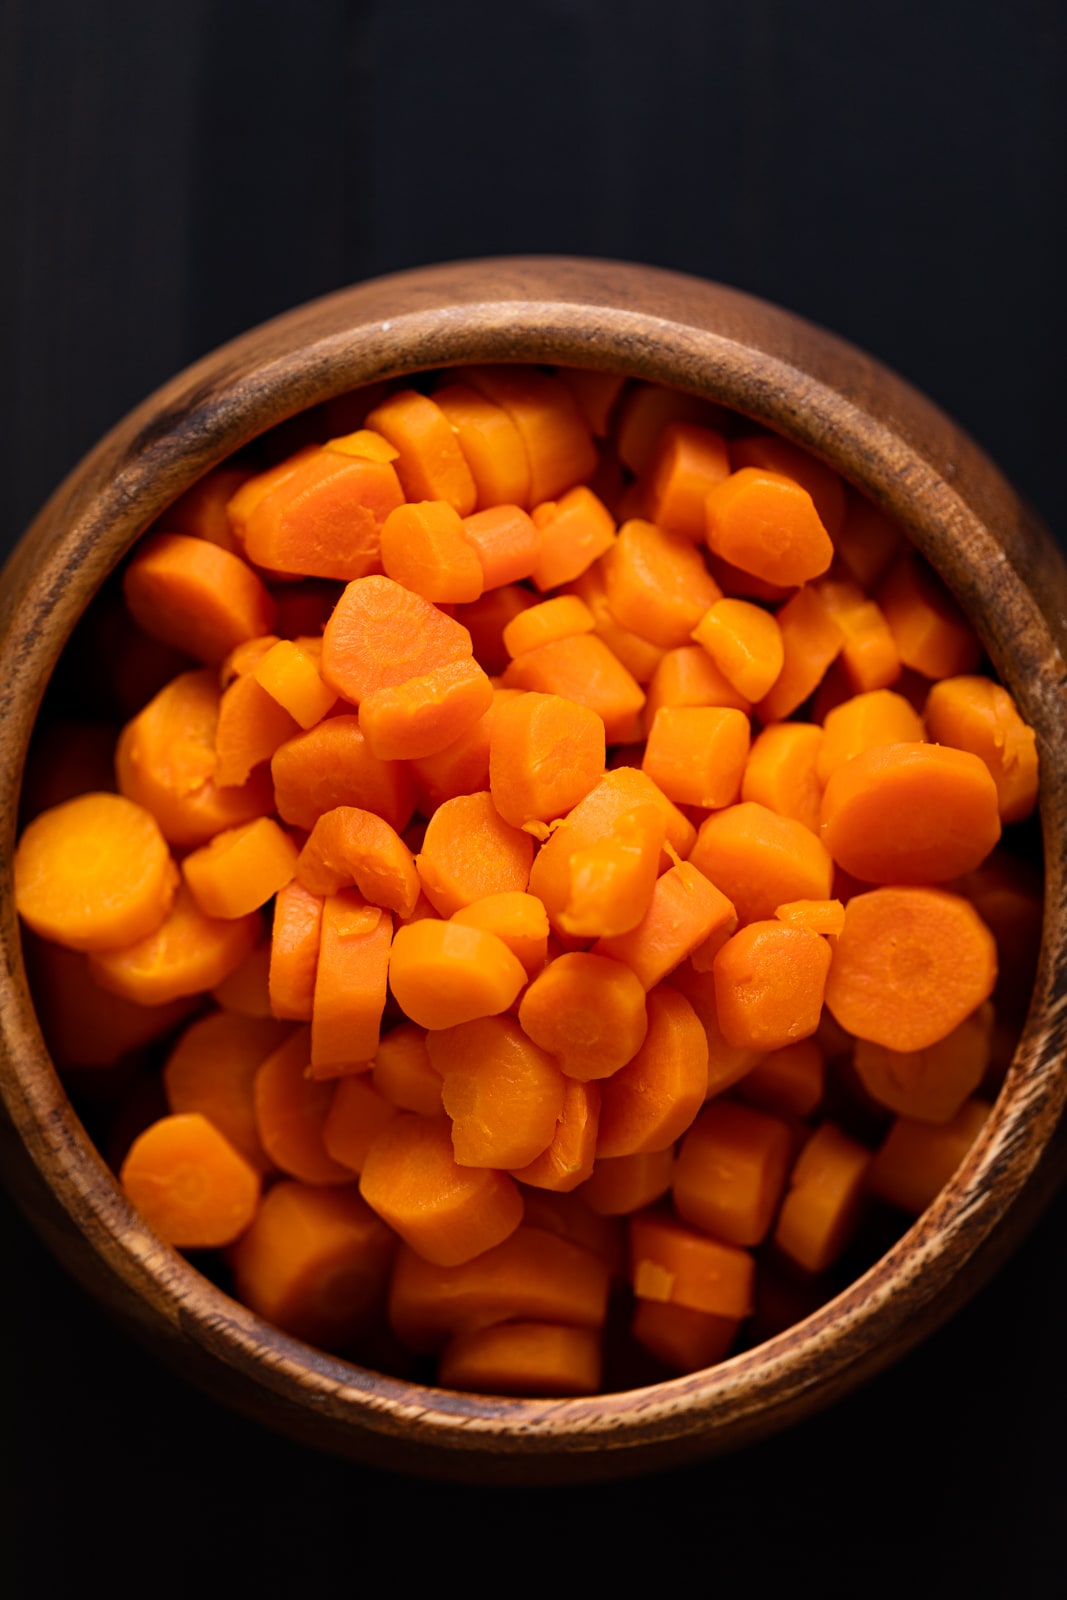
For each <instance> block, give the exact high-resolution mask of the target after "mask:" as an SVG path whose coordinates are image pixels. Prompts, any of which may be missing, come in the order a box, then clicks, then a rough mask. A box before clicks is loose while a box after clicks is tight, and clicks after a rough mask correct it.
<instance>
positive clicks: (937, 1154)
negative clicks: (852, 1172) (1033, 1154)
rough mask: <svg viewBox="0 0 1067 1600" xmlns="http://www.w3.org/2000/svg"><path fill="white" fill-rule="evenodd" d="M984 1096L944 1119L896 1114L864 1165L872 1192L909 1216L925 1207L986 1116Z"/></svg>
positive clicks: (972, 1141)
mask: <svg viewBox="0 0 1067 1600" xmlns="http://www.w3.org/2000/svg"><path fill="white" fill-rule="evenodd" d="M990 1109H991V1108H990V1105H989V1102H988V1101H987V1100H980V1099H977V1098H976V1099H973V1100H967V1101H965V1102H964V1104H963V1105H962V1106H960V1108H959V1110H958V1111H957V1112H956V1114H955V1116H954V1117H952V1118H951V1120H950V1121H948V1122H940V1123H933V1122H916V1121H913V1120H912V1119H911V1118H908V1117H897V1118H896V1120H895V1121H894V1122H893V1125H892V1127H891V1128H890V1129H889V1132H888V1133H887V1134H886V1136H885V1138H884V1140H883V1141H882V1144H881V1145H880V1147H879V1148H878V1150H877V1151H876V1152H875V1155H874V1159H873V1160H872V1162H871V1164H870V1166H869V1168H868V1169H867V1187H868V1190H869V1191H870V1193H871V1194H873V1195H877V1196H878V1198H879V1199H880V1200H887V1201H888V1202H889V1204H890V1205H894V1206H898V1207H899V1208H900V1209H901V1210H902V1211H907V1212H909V1213H910V1214H911V1215H912V1216H913V1217H917V1216H919V1214H920V1213H921V1212H923V1211H925V1210H926V1208H927V1206H928V1205H929V1204H930V1202H931V1201H932V1200H934V1199H936V1197H937V1195H938V1194H939V1193H940V1191H941V1190H942V1189H943V1188H944V1186H945V1184H946V1183H947V1182H948V1181H949V1179H950V1178H951V1177H952V1174H953V1173H954V1172H955V1171H956V1168H957V1167H958V1166H959V1165H960V1162H961V1161H962V1160H963V1158H964V1156H965V1155H966V1154H967V1152H968V1151H969V1150H970V1148H971V1146H972V1145H973V1144H974V1141H975V1140H976V1139H977V1137H978V1135H979V1133H980V1132H981V1131H982V1128H983V1126H984V1124H985V1121H986V1118H987V1117H988V1116H989V1112H990Z"/></svg>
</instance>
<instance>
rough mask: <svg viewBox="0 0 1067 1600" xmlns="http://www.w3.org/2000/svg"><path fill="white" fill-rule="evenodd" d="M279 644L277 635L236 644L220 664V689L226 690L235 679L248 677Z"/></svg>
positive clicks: (266, 635) (262, 634) (259, 635)
mask: <svg viewBox="0 0 1067 1600" xmlns="http://www.w3.org/2000/svg"><path fill="white" fill-rule="evenodd" d="M277 643H278V635H277V634H276V633H261V634H257V635H256V637H255V638H254V639H242V640H241V642H240V644H235V645H234V647H233V649H232V650H231V651H229V652H228V654H227V655H225V656H223V658H222V661H221V662H220V663H219V688H220V689H226V688H228V687H229V685H230V684H231V683H233V681H234V679H235V678H244V677H247V676H248V674H249V673H251V672H252V671H253V670H254V669H255V668H256V667H257V666H258V664H259V663H260V662H261V661H262V660H263V657H264V656H265V655H266V654H267V651H268V650H270V649H272V648H273V647H274V645H276V644H277Z"/></svg>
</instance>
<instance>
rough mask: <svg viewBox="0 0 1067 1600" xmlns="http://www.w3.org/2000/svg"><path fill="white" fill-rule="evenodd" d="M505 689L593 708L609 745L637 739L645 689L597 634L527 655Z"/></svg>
mask: <svg viewBox="0 0 1067 1600" xmlns="http://www.w3.org/2000/svg"><path fill="white" fill-rule="evenodd" d="M503 683H504V684H505V686H506V687H508V688H513V689H531V690H534V691H535V692H536V693H539V694H552V695H559V696H561V697H562V698H563V699H564V700H574V701H575V702H576V703H577V704H578V705H581V706H588V707H589V709H590V710H591V711H595V712H596V714H597V716H598V717H600V719H601V720H602V722H603V724H604V735H605V738H606V739H607V742H608V744H617V743H619V742H620V741H623V740H625V739H627V738H629V737H631V736H632V734H633V732H634V730H635V728H636V726H637V717H638V713H639V712H640V710H641V708H642V706H643V705H644V703H645V695H644V690H643V689H642V688H641V686H640V684H639V683H638V682H637V680H636V679H635V678H634V677H633V675H632V674H631V673H630V672H628V671H627V670H626V668H625V667H624V666H623V665H622V662H621V661H619V659H618V658H617V657H616V656H614V655H612V653H611V651H610V650H609V649H608V647H607V645H606V644H605V643H604V642H603V640H602V639H600V638H599V637H598V636H597V635H596V634H595V633H583V634H574V635H572V636H571V637H570V638H568V639H556V640H554V641H553V642H552V643H550V644H543V645H539V646H538V647H537V648H536V649H534V650H525V651H524V652H523V654H522V655H521V656H519V657H518V658H517V659H516V660H514V661H512V662H511V663H510V665H509V666H508V667H507V669H506V671H505V672H504V675H503Z"/></svg>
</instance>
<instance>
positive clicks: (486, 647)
mask: <svg viewBox="0 0 1067 1600" xmlns="http://www.w3.org/2000/svg"><path fill="white" fill-rule="evenodd" d="M498 509H499V508H498ZM531 526H532V524H531ZM536 598H537V597H536V595H534V594H533V593H532V592H531V591H530V590H529V589H524V588H522V587H521V585H520V584H518V583H512V582H508V583H504V584H501V586H500V587H499V588H497V589H489V588H487V589H486V592H485V593H484V594H483V595H482V597H481V599H480V600H472V601H471V602H470V604H469V605H462V606H456V607H455V608H454V617H455V621H456V622H458V623H461V624H462V626H463V627H464V628H466V629H467V631H468V633H469V634H470V636H471V643H472V645H473V648H474V655H475V659H476V660H477V661H479V662H480V663H481V665H482V666H483V667H484V668H485V670H486V672H490V673H500V672H503V671H504V668H505V667H506V666H507V664H508V662H509V661H510V660H511V657H510V656H509V655H508V653H507V651H506V649H505V648H504V629H505V628H506V627H507V625H508V623H509V622H510V621H511V619H512V618H513V617H516V616H518V614H519V612H520V611H524V610H525V609H526V607H527V606H531V605H534V604H535V603H536Z"/></svg>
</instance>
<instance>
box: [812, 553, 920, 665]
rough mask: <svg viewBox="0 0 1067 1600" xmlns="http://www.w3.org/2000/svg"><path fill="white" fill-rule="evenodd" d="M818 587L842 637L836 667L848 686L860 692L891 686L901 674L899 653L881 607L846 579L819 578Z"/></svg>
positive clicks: (856, 585)
mask: <svg viewBox="0 0 1067 1600" xmlns="http://www.w3.org/2000/svg"><path fill="white" fill-rule="evenodd" d="M818 587H819V595H820V597H821V598H822V601H823V604H824V605H825V606H826V609H827V610H828V611H829V613H830V615H831V616H832V617H833V619H834V621H835V622H836V623H837V625H838V627H839V628H840V629H841V632H842V633H843V634H844V636H845V642H844V644H843V645H842V647H841V655H840V665H841V667H842V668H843V670H844V673H845V676H846V678H847V679H848V682H849V686H850V687H851V688H852V689H854V690H855V691H857V692H858V693H862V692H864V691H867V690H870V689H886V688H888V687H889V685H890V684H893V683H895V682H896V681H897V679H898V678H899V677H900V674H901V671H902V668H901V662H900V652H899V651H898V649H897V645H896V640H895V639H894V638H893V634H892V631H891V630H890V627H889V624H888V622H887V621H886V619H885V616H884V614H883V612H882V608H881V607H880V606H879V605H877V604H876V602H875V601H873V600H870V599H868V597H867V595H866V594H865V593H864V591H863V590H862V589H861V588H860V587H859V585H858V584H856V583H853V582H851V581H850V580H849V579H842V578H822V579H820V581H819V586H818Z"/></svg>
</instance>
